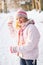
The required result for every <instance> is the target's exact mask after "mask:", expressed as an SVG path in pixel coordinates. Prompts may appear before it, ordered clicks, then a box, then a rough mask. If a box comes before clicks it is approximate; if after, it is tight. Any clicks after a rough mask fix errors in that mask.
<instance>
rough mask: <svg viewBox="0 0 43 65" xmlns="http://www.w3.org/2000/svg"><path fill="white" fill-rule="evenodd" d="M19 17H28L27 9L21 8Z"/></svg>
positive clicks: (17, 15)
mask: <svg viewBox="0 0 43 65" xmlns="http://www.w3.org/2000/svg"><path fill="white" fill-rule="evenodd" d="M18 17H25V18H28V17H27V13H26V11H24V10H22V9H20V10H18V11H17V14H16V18H18Z"/></svg>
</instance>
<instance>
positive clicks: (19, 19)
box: [16, 17, 27, 28]
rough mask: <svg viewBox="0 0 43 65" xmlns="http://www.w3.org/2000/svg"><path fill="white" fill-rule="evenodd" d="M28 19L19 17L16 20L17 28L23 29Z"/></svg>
mask: <svg viewBox="0 0 43 65" xmlns="http://www.w3.org/2000/svg"><path fill="white" fill-rule="evenodd" d="M26 20H27V19H26V18H24V17H18V18H16V28H20V27H22V25H23V24H24V23H25V22H26Z"/></svg>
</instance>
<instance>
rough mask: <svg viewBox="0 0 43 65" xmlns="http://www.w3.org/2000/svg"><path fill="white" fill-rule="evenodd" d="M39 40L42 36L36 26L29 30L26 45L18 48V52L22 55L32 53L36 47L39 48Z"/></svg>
mask: <svg viewBox="0 0 43 65" xmlns="http://www.w3.org/2000/svg"><path fill="white" fill-rule="evenodd" d="M39 39H40V34H39V31H38V29H37V28H36V27H35V26H34V25H31V26H30V28H29V30H28V36H27V39H26V42H25V45H23V46H17V51H18V52H21V53H24V52H29V51H32V50H33V49H34V48H35V46H38V42H39Z"/></svg>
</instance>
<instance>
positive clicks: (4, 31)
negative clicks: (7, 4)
mask: <svg viewBox="0 0 43 65" xmlns="http://www.w3.org/2000/svg"><path fill="white" fill-rule="evenodd" d="M27 13H28V18H31V19H34V21H35V23H36V24H35V25H36V26H37V28H38V29H39V32H40V35H41V38H40V42H39V58H38V65H43V11H42V12H41V13H39V11H36V10H32V11H27ZM10 17H13V18H14V19H13V20H14V23H15V12H11V13H7V14H6V13H0V65H19V60H18V59H19V57H17V56H16V54H11V53H10V50H9V48H10V46H11V45H16V37H15V38H12V37H11V35H10V32H9V29H8V21H9V20H10Z"/></svg>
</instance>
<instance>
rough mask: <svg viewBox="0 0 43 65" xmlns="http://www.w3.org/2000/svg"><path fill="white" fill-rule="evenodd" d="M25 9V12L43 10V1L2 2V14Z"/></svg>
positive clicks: (8, 0)
mask: <svg viewBox="0 0 43 65" xmlns="http://www.w3.org/2000/svg"><path fill="white" fill-rule="evenodd" d="M18 8H23V9H24V10H26V11H28V10H32V9H36V10H39V11H41V10H43V0H0V13H1V12H5V13H7V12H10V11H12V10H13V11H14V10H17V9H18Z"/></svg>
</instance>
